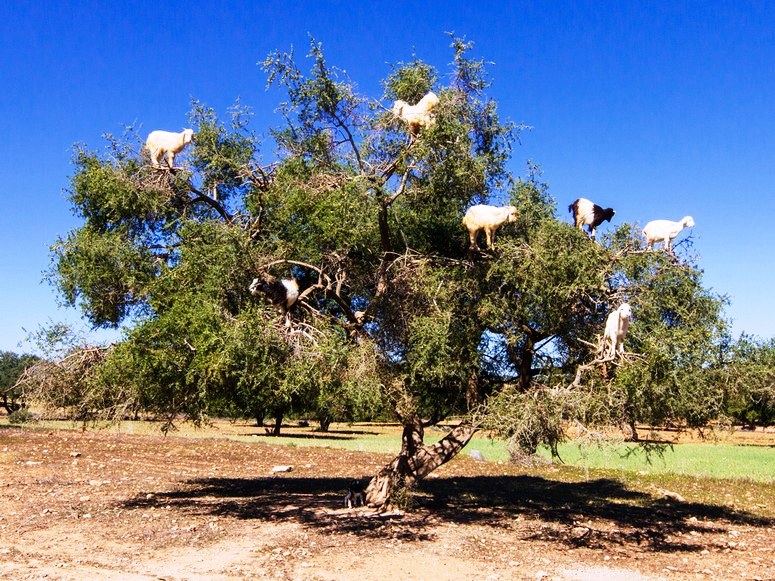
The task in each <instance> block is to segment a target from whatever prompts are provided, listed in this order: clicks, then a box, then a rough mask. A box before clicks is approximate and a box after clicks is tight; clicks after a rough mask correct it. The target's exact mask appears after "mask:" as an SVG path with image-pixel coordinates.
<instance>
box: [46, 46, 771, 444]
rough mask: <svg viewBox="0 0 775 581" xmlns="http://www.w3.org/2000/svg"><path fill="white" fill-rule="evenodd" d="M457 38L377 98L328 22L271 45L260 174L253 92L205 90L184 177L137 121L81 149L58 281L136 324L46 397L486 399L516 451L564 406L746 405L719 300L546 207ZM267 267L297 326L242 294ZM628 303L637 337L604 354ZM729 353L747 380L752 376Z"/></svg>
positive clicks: (390, 403) (254, 411)
mask: <svg viewBox="0 0 775 581" xmlns="http://www.w3.org/2000/svg"><path fill="white" fill-rule="evenodd" d="M451 49H452V54H453V58H452V63H451V65H450V70H449V71H448V72H445V73H444V74H441V73H440V72H439V71H437V70H436V69H435V68H434V67H433V66H431V65H429V64H427V63H425V62H423V61H422V60H420V59H419V58H416V57H415V58H414V59H413V60H412V61H410V62H408V63H399V64H397V65H395V66H393V67H392V68H391V69H390V70H389V72H388V75H387V78H386V79H385V81H384V82H383V87H384V92H383V95H382V97H381V100H380V101H369V100H368V99H367V98H366V97H364V96H362V95H360V94H359V93H358V92H357V90H356V87H355V85H354V84H353V83H352V82H351V81H350V79H349V78H348V77H347V75H346V73H344V72H343V71H341V70H338V69H336V68H335V67H332V66H329V64H328V63H327V62H326V59H325V56H324V53H323V50H322V47H321V45H320V44H318V43H317V42H316V41H315V40H314V39H311V42H310V52H309V54H308V55H307V56H308V60H307V63H308V64H309V70H308V71H304V70H302V68H301V67H300V66H299V64H298V63H297V62H296V60H295V58H294V55H293V53H283V52H274V53H272V54H270V55H269V56H268V57H267V58H266V59H265V60H264V61H263V62H262V63H261V65H262V68H263V70H264V72H265V73H266V75H267V78H268V86H270V87H274V88H276V89H278V90H279V91H281V92H282V93H283V96H282V97H281V98H282V102H281V104H280V107H279V110H280V112H281V114H282V116H283V120H284V124H283V126H282V127H279V128H276V129H275V130H273V131H272V132H271V136H272V137H273V139H274V142H275V146H276V150H277V153H278V160H277V161H276V162H275V163H272V164H270V165H267V166H262V165H261V160H260V158H259V155H260V154H259V152H260V149H261V145H262V144H261V143H260V142H259V140H258V138H257V136H256V133H255V132H254V131H253V129H252V128H251V126H250V120H251V114H250V110H249V109H248V108H247V107H244V106H242V105H241V104H239V103H238V104H236V105H235V106H234V107H233V108H232V109H231V110H230V111H229V112H228V114H229V118H228V120H227V121H226V122H222V121H220V120H219V118H218V116H217V115H216V113H215V111H214V110H213V109H212V108H209V107H207V106H206V105H204V104H202V103H199V102H197V101H195V102H194V103H193V110H192V112H191V119H192V123H193V125H194V126H195V138H194V141H193V142H192V143H191V144H190V145H189V146H188V147H187V148H186V150H185V155H182V156H181V157H180V159H181V160H183V161H182V162H181V163H182V164H183V165H182V169H177V168H176V169H174V170H169V169H160V168H153V167H151V166H150V165H149V164H148V163H147V156H146V157H144V156H143V154H142V153H140V152H139V146H138V142H139V140H138V139H137V137H136V134H135V133H134V132H133V131H132V130H131V128H130V130H129V131H128V132H127V134H125V135H124V136H123V137H122V138H120V139H116V138H112V137H110V138H109V139H108V141H109V144H108V149H107V151H106V152H105V153H103V154H98V153H95V152H91V151H87V150H86V149H85V148H78V149H77V151H76V155H75V158H74V164H75V174H74V176H73V177H72V178H71V187H70V200H71V202H72V204H73V210H74V212H75V213H76V214H77V215H79V216H80V217H82V218H83V220H84V223H83V225H82V226H80V227H79V228H77V229H76V230H74V231H73V232H71V233H69V234H68V235H67V236H65V237H63V238H61V239H60V240H59V241H57V243H56V244H55V245H54V247H53V248H52V255H53V258H52V268H51V272H50V273H49V279H50V280H51V281H52V282H53V283H54V284H55V285H56V286H57V288H58V289H59V290H60V292H61V294H62V297H63V299H64V301H65V302H66V303H67V304H70V305H77V306H79V307H80V308H81V309H82V310H83V312H84V313H85V314H86V315H87V317H88V318H89V320H90V321H91V322H92V323H93V324H95V325H104V326H118V325H121V324H128V325H127V326H128V330H127V333H126V337H125V339H124V340H123V341H121V342H120V343H119V344H117V345H115V346H113V347H111V348H110V349H106V350H104V351H103V352H101V353H102V354H101V357H100V358H99V360H95V364H94V365H93V366H90V367H89V368H88V372H87V373H84V374H83V376H82V377H80V378H74V384H73V387H72V389H71V390H70V392H62V393H60V395H58V396H57V397H52V398H49V401H50V402H51V403H52V404H54V405H56V406H60V407H68V408H70V409H73V410H76V412H75V415H76V416H78V417H91V415H94V414H95V413H96V411H97V410H99V409H100V408H101V407H103V408H110V409H112V410H114V412H113V416H114V417H115V416H117V415H119V411H120V413H124V414H127V413H137V412H138V411H142V412H146V413H151V414H153V415H154V416H158V417H163V418H165V419H166V420H167V422H168V424H167V425H171V422H173V421H174V420H175V419H177V418H180V417H187V418H190V419H193V420H195V421H198V422H202V421H206V419H207V417H208V416H209V415H211V414H214V413H225V414H228V415H230V416H233V417H251V418H262V417H264V416H269V415H273V416H275V417H282V416H284V415H288V414H297V415H305V416H307V417H314V418H316V419H317V420H319V421H320V423H321V426H322V427H325V426H326V425H327V424H328V423H329V422H331V421H336V420H358V419H366V418H370V417H374V416H375V415H385V414H386V413H395V414H397V415H398V417H399V418H400V419H401V420H402V421H403V422H405V423H406V425H410V426H411V425H414V426H421V425H422V424H423V422H424V423H426V424H427V423H429V422H431V423H432V422H436V421H439V420H441V419H443V418H444V417H446V416H448V415H450V414H469V413H471V412H472V411H473V410H477V413H478V416H477V417H479V421H481V422H483V425H487V426H488V427H489V428H491V429H492V430H494V431H496V432H499V433H501V434H503V435H504V436H506V437H507V438H508V439H509V441H510V442H511V444H512V448H513V452H514V453H515V454H516V453H517V452H518V451H519V450H521V451H523V452H524V451H527V452H529V453H532V452H534V451H535V450H536V449H537V447H538V446H540V445H541V444H542V443H547V444H549V445H550V446H551V447H555V446H556V445H557V443H558V442H559V441H560V440H561V438H562V428H563V426H564V425H565V424H566V423H567V422H568V421H578V422H581V423H582V424H585V425H595V424H599V423H610V422H614V423H627V424H634V423H635V422H646V423H658V422H666V421H671V422H679V423H682V424H687V425H700V424H702V423H704V422H707V421H709V420H711V419H714V418H717V417H718V416H719V415H720V413H721V412H722V406H723V404H724V402H725V401H733V400H734V401H736V402H741V401H749V400H750V401H753V399H754V396H753V395H750V397H749V395H745V394H744V392H743V390H742V389H741V387H740V385H742V384H740V383H734V384H733V383H731V382H727V383H726V386H727V387H726V391H724V389H722V388H721V387H720V385H719V379H718V378H719V377H720V375H719V373H721V371H722V370H727V371H728V370H729V369H730V367H729V358H727V357H726V355H725V354H726V353H728V352H729V350H728V347H725V346H728V345H729V337H728V332H727V330H726V327H725V323H724V321H723V319H722V314H723V312H722V311H723V305H724V299H723V298H720V297H717V296H715V295H713V294H712V293H711V292H709V291H707V290H706V289H705V288H704V287H703V286H702V280H701V271H700V270H699V269H698V268H697V265H696V264H695V262H694V261H693V260H692V259H691V258H688V257H686V256H684V255H681V256H680V258H679V259H676V258H673V257H670V256H668V255H667V254H666V253H664V252H653V253H646V252H644V251H643V250H642V243H641V242H640V241H639V240H638V239H637V238H636V237H635V234H634V230H633V227H632V226H631V225H629V224H625V225H623V226H621V227H619V228H618V229H616V230H615V231H614V232H613V233H612V234H610V235H609V236H608V237H606V238H604V241H603V243H602V244H597V243H594V242H591V241H590V240H588V239H587V237H586V236H585V235H584V234H583V233H581V232H579V231H578V230H577V229H575V228H573V227H571V226H570V225H569V224H567V223H565V222H562V221H561V220H560V219H558V218H557V216H556V213H557V204H556V202H555V201H554V199H553V198H552V197H551V195H550V194H549V190H548V186H547V185H546V184H544V183H542V182H541V181H540V170H539V168H538V166H537V165H536V164H533V163H531V162H528V168H527V176H526V177H525V178H514V176H512V175H511V174H510V173H509V172H508V170H507V163H508V161H509V159H510V157H511V155H512V147H513V145H514V143H515V141H517V139H518V137H519V134H520V131H521V130H522V129H524V126H521V125H515V124H514V123H512V122H511V121H508V120H502V119H501V118H500V116H499V113H498V109H497V104H496V103H495V102H494V101H493V100H492V99H491V98H490V97H489V96H488V94H487V92H488V90H489V87H490V79H489V77H488V75H487V63H486V62H485V61H483V60H481V59H478V58H473V57H472V56H471V53H472V50H473V47H472V44H471V43H470V42H467V41H465V40H464V39H459V38H454V37H453V38H451ZM445 81H446V84H445ZM431 90H432V91H434V92H435V93H436V94H437V95H438V96H439V99H440V101H439V104H438V106H437V107H436V109H435V110H434V122H433V123H432V124H430V125H429V126H427V127H424V128H422V129H421V131H420V132H419V134H417V135H410V134H409V130H408V128H407V126H406V125H405V123H404V122H403V121H402V120H401V119H399V118H397V117H396V116H395V115H394V114H393V113H392V110H391V109H392V105H393V101H395V100H396V99H403V100H405V101H407V102H409V103H412V104H414V103H416V102H417V101H419V100H420V98H422V96H423V95H425V94H426V93H427V92H428V91H431ZM507 198H508V199H509V202H510V203H511V204H513V205H515V206H516V207H517V209H518V220H517V222H516V223H514V224H506V225H504V226H503V227H502V228H501V229H500V230H499V231H498V235H497V244H496V246H497V248H496V250H495V251H493V252H489V253H486V254H475V255H474V254H469V253H468V252H467V236H466V232H465V229H464V227H463V226H462V224H461V218H462V216H463V214H464V212H465V210H466V208H468V207H469V206H470V205H472V204H474V203H482V202H490V203H503V200H505V199H507ZM258 275H261V276H269V275H271V276H274V277H277V278H281V277H293V278H294V279H296V280H297V282H298V283H299V286H300V288H301V290H302V296H301V298H300V300H299V301H298V303H297V304H296V305H295V306H294V308H293V310H292V311H291V312H290V313H289V314H288V315H287V317H286V316H285V315H284V313H279V312H278V309H276V308H275V307H273V306H271V305H270V303H269V301H268V300H267V299H266V297H262V296H261V295H258V296H252V295H250V293H249V292H248V287H249V284H250V282H251V280H252V279H253V277H255V276H258ZM625 300H626V301H628V302H629V303H630V304H631V305H632V307H633V311H634V320H633V323H632V327H631V333H630V336H629V337H628V339H627V351H628V353H627V354H626V356H625V357H619V358H617V359H616V360H614V361H605V362H601V361H598V360H596V359H595V358H596V345H597V344H598V341H599V337H600V335H601V333H602V329H603V325H604V324H605V318H606V316H607V314H608V313H609V312H610V311H611V310H612V309H613V308H615V307H616V306H618V304H620V303H621V302H623V301H625ZM725 349H726V351H725ZM741 349H742V348H741ZM754 351H756V352H757V353H758V351H757V350H755V349H754ZM739 353H740V357H742V359H743V361H744V362H745V364H742V363H741V365H740V366H739V367H738V368H735V369H736V371H735V373H737V376H739V377H744V376H747V375H746V374H748V375H755V374H756V373H757V371H756V370H757V369H761V368H763V365H764V364H763V363H759V361H760V360H759V359H758V358H757V357H758V355H757V356H756V357H753V356H751V357H748V356H747V355H745V356H744V355H743V353H744V350H741V351H739ZM60 367H61V366H60ZM51 369H55V368H51ZM57 369H58V368H57ZM577 371H578V373H577ZM68 373H69V372H68ZM65 375H66V374H65ZM66 376H67V375H66ZM67 377H71V376H67ZM574 378H577V379H578V380H577V381H575V380H574ZM765 383H766V382H765ZM54 384H55V385H57V386H61V384H62V382H61V381H60V382H54V383H51V385H54ZM55 391H56V390H55ZM37 393H38V395H39V396H40V397H43V396H42V394H41V392H37ZM751 393H753V392H751ZM756 393H757V394H758V393H759V391H757V392H756ZM756 397H759V396H758V395H757V396H756ZM725 398H726V399H725ZM746 398H748V399H746ZM44 399H45V398H44ZM759 399H761V398H759ZM122 401H123V404H121V403H120V402H122ZM757 401H759V400H757ZM736 405H737V404H736ZM767 405H769V404H767ZM757 409H759V408H757ZM761 409H762V411H760V412H758V413H760V414H762V413H769V412H766V410H765V408H761ZM766 409H769V408H766ZM386 410H388V412H386ZM418 418H421V419H422V421H418Z"/></svg>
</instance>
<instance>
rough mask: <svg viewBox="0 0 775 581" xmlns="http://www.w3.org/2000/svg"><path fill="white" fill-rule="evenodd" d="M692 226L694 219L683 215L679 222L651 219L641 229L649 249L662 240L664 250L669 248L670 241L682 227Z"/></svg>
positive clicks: (668, 250)
mask: <svg viewBox="0 0 775 581" xmlns="http://www.w3.org/2000/svg"><path fill="white" fill-rule="evenodd" d="M693 226H694V219H693V218H692V217H691V216H684V217H683V218H682V219H681V221H680V222H673V221H672V220H652V221H651V222H649V223H648V224H646V227H645V228H644V229H643V235H644V236H645V237H646V247H647V248H648V249H649V250H651V249H652V248H653V247H654V244H655V243H657V242H663V243H664V246H665V250H666V251H667V252H670V253H672V251H671V250H670V241H671V240H672V239H673V238H675V237H676V236H678V234H680V233H681V230H683V229H684V228H691V227H693Z"/></svg>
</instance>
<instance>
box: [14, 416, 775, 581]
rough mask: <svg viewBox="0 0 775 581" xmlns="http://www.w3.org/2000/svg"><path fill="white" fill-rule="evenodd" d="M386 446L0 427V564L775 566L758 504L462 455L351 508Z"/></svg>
mask: <svg viewBox="0 0 775 581" xmlns="http://www.w3.org/2000/svg"><path fill="white" fill-rule="evenodd" d="M389 459H390V458H389V457H387V456H384V455H379V454H368V453H358V452H344V451H338V450H332V449H326V448H302V447H288V446H270V445H265V444H248V443H241V442H234V441H228V440H224V439H221V438H199V439H185V438H176V437H167V438H164V437H161V436H131V435H126V434H116V433H110V432H107V431H96V432H92V431H87V432H76V431H59V430H54V431H41V430H20V429H17V428H8V427H3V428H0V578H8V579H122V580H123V579H128V580H131V579H138V580H139V579H143V580H144V579H168V580H172V579H208V580H210V579H264V578H266V579H301V580H353V581H355V580H357V581H362V580H367V579H368V580H371V579H426V580H434V581H437V580H444V579H491V580H495V579H502V580H507V579H579V580H581V579H596V580H597V579H626V580H628V581H638V580H643V579H775V527H774V526H773V525H775V520H773V518H772V513H773V508H772V506H771V505H769V504H768V503H765V504H759V505H753V506H747V507H740V506H739V503H737V502H735V499H734V498H732V499H729V501H728V502H720V503H716V502H708V501H707V500H703V501H700V500H699V499H701V498H707V491H706V492H696V493H695V492H693V491H692V490H688V491H686V490H685V491H682V496H683V497H684V502H681V501H679V500H675V499H671V498H667V497H665V496H664V495H663V494H661V493H659V492H658V491H657V490H656V489H653V487H651V488H649V487H646V488H643V487H633V486H632V485H627V484H624V483H623V482H622V481H620V480H618V479H603V478H600V477H596V476H595V475H593V474H590V475H589V476H588V477H587V478H585V479H577V480H576V481H568V480H567V478H566V477H564V476H562V474H561V471H560V470H559V469H557V468H553V467H544V468H542V469H541V470H540V471H528V470H525V469H521V468H519V467H517V466H512V465H499V464H495V463H486V462H476V461H475V460H473V459H471V458H470V457H461V458H459V459H456V460H455V461H453V462H451V463H450V464H449V465H447V466H444V467H442V468H441V469H440V470H438V471H437V473H435V474H434V478H430V479H429V480H428V481H426V482H425V483H423V485H422V487H421V489H420V490H419V492H418V494H417V495H416V497H415V498H414V505H413V506H412V507H411V508H410V510H403V511H391V512H383V513H379V512H376V511H375V510H373V509H369V508H356V509H346V508H344V504H343V501H344V495H345V491H346V488H347V485H348V484H349V482H350V481H351V480H352V479H354V478H362V477H365V476H367V475H370V474H373V473H374V472H375V471H376V470H377V469H378V468H379V467H380V466H382V465H383V464H385V463H386V462H387V461H388V460H389ZM277 465H291V466H293V470H292V471H291V472H286V473H277V474H273V473H272V468H273V467H274V466H277ZM769 488H770V490H775V486H770V487H769ZM727 496H729V494H727ZM757 507H758V508H757Z"/></svg>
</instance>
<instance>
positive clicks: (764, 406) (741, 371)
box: [709, 335, 775, 429]
mask: <svg viewBox="0 0 775 581" xmlns="http://www.w3.org/2000/svg"><path fill="white" fill-rule="evenodd" d="M710 374H711V377H710V378H709V381H711V382H713V383H720V384H722V385H724V386H725V388H726V389H725V405H726V411H727V413H728V414H729V416H730V417H731V418H732V419H733V420H735V421H737V422H739V423H740V424H742V425H744V426H746V427H748V428H750V429H753V428H755V427H756V426H771V425H773V424H775V339H769V340H768V341H765V340H761V339H754V338H752V337H749V336H745V335H744V336H743V337H741V338H740V340H739V341H737V342H736V343H735V344H734V345H733V346H732V348H731V357H730V360H729V361H728V364H727V365H724V366H721V367H718V368H714V369H712V370H710Z"/></svg>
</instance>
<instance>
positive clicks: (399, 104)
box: [393, 91, 439, 135]
mask: <svg viewBox="0 0 775 581" xmlns="http://www.w3.org/2000/svg"><path fill="white" fill-rule="evenodd" d="M438 104H439V98H438V97H437V96H436V93H434V92H433V91H431V92H429V93H427V94H426V95H425V96H424V97H423V98H422V99H420V102H419V103H417V105H410V104H409V103H407V102H406V101H402V100H401V99H399V100H398V101H396V102H395V103H393V114H394V115H395V116H396V117H400V118H401V119H402V120H403V121H404V123H406V124H407V125H408V126H409V132H410V133H411V134H412V135H417V134H418V133H419V132H420V129H421V128H423V127H430V126H431V125H432V124H433V116H432V112H433V110H434V109H435V108H436V105H438Z"/></svg>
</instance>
